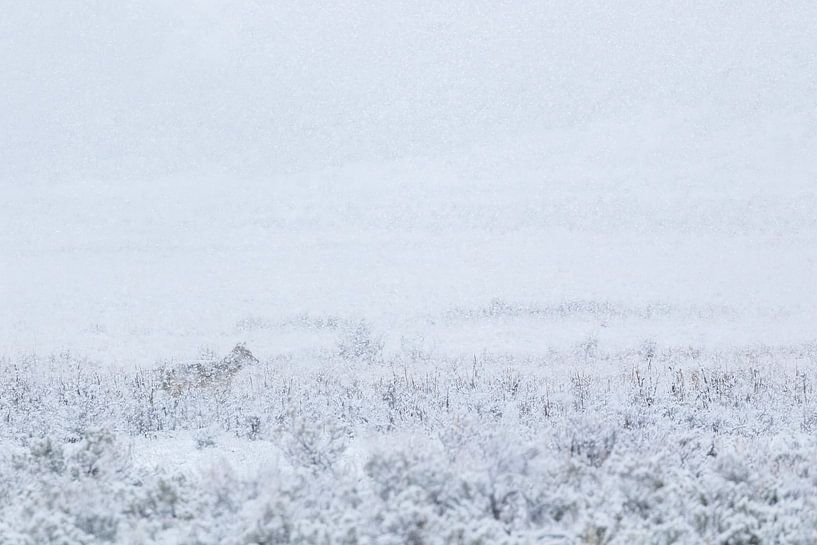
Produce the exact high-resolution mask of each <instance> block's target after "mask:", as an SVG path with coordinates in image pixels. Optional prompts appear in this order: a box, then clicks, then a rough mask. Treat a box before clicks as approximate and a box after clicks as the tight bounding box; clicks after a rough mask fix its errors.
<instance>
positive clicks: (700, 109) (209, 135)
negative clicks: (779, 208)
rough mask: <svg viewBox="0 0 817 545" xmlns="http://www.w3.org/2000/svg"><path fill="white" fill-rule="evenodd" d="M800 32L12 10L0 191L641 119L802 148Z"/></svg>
mask: <svg viewBox="0 0 817 545" xmlns="http://www.w3.org/2000/svg"><path fill="white" fill-rule="evenodd" d="M815 28H817V4H815V3H813V2H806V1H801V2H785V3H783V2H765V1H764V2H754V1H751V2H747V1H735V2H718V3H712V2H691V3H665V2H609V3H607V2H601V3H600V2H588V1H567V2H562V1H557V2H501V3H495V2H455V1H452V2H402V1H399V2H311V1H307V2H258V1H252V2H229V3H225V2H216V1H213V0H193V1H187V2H164V1H158V0H146V1H141V2H130V1H129V2H105V1H101V0H88V1H76V0H72V1H42V2H36V3H32V2H5V3H4V5H3V7H2V17H0V155H2V164H0V181H2V183H4V184H8V183H15V182H18V181H23V180H25V181H38V182H54V181H65V180H89V179H93V180H106V181H113V182H118V181H122V182H129V183H138V182H139V181H140V180H146V179H151V178H161V177H165V176H177V175H204V174H207V175H214V174H215V175H225V176H227V175H229V176H231V177H233V178H259V177H261V178H263V177H267V176H271V175H280V174H286V173H291V172H297V171H303V170H312V169H316V168H326V167H329V168H332V167H337V166H339V165H344V164H348V163H357V162H372V161H375V162H376V161H388V160H392V159H395V158H405V157H436V156H441V155H446V154H450V153H452V152H453V153H456V150H458V149H464V148H467V147H472V146H474V145H488V146H491V145H493V144H494V143H497V142H502V143H504V144H503V145H504V146H505V147H506V148H508V147H510V148H512V147H513V142H514V140H515V139H518V138H522V137H524V138H537V135H539V134H544V133H551V132H552V131H558V130H561V129H563V128H566V127H567V128H571V127H574V128H575V127H586V126H590V125H593V124H599V123H608V125H606V126H608V127H609V126H613V127H628V126H632V125H637V126H646V125H645V124H647V125H649V124H650V123H651V122H653V121H654V120H656V119H659V120H660V119H676V120H678V119H680V123H681V125H682V126H683V127H685V128H686V130H687V132H689V131H692V133H694V134H698V133H703V134H706V133H707V131H711V130H717V129H718V128H719V127H722V126H724V125H730V124H732V123H735V122H740V123H744V124H745V123H747V120H748V122H750V123H759V124H761V125H764V124H765V125H764V126H765V128H767V129H768V125H769V120H770V119H771V120H772V121H771V123H772V125H774V126H775V127H780V126H781V124H782V126H783V127H784V129H783V130H781V132H787V130H786V129H785V127H790V126H791V127H796V128H797V130H801V129H802V128H803V127H808V126H809V125H810V126H815V125H817V118H815V97H817V62H816V61H815V59H817V38H815V36H817V33H815V32H814V29H815ZM792 119H794V120H795V121H792ZM781 120H782V121H781ZM750 127H751V125H750ZM803 130H805V129H803ZM692 137H694V135H693V136H690V138H692ZM810 138H811V140H810V142H813V139H814V135H813V130H812V133H811V136H810ZM542 151H543V153H547V149H546V148H545V149H543V150H542Z"/></svg>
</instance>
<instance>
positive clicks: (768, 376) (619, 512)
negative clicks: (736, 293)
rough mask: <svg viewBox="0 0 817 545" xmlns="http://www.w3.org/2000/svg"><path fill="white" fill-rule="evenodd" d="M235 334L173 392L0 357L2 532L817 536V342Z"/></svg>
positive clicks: (358, 330) (339, 539)
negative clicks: (481, 342)
mask: <svg viewBox="0 0 817 545" xmlns="http://www.w3.org/2000/svg"><path fill="white" fill-rule="evenodd" d="M408 344H410V343H408ZM236 353H240V354H244V355H245V356H246V355H247V354H246V353H247V351H246V349H242V348H240V347H239V348H238V349H237V352H236V351H234V352H233V353H231V354H229V355H227V356H226V357H224V358H221V357H219V356H216V355H214V354H212V353H203V354H202V355H201V357H200V358H199V361H198V362H196V364H195V367H196V368H197V369H199V370H200V371H201V370H204V369H209V370H211V371H212V373H211V374H210V375H209V378H207V379H202V380H200V381H198V382H195V383H190V384H189V387H187V388H182V389H179V388H168V387H167V376H169V375H173V372H174V369H175V370H178V368H179V367H178V366H176V365H175V364H173V363H172V362H166V363H165V364H164V365H163V366H161V367H160V368H158V369H146V370H143V371H139V372H133V373H113V372H110V371H108V370H106V369H105V368H99V367H95V366H93V365H91V364H89V363H87V362H82V361H76V360H75V359H72V357H71V356H70V355H69V354H64V355H63V356H61V357H59V358H53V359H50V360H46V361H43V360H37V359H34V358H27V359H26V358H18V359H6V360H4V361H3V362H2V374H0V377H2V378H1V379H0V415H2V420H3V428H2V429H3V437H4V440H6V445H7V446H8V448H6V449H5V450H4V451H3V454H2V459H0V464H2V466H1V467H2V468H3V471H2V478H0V521H2V522H0V543H3V544H4V545H5V544H21V545H22V544H26V545H28V544H31V545H34V544H37V545H40V544H46V543H49V544H52V543H53V544H62V545H69V544H70V545H75V544H92V543H93V544H96V543H128V544H138V543H156V544H159V543H161V544H171V543H172V544H177V543H178V544H191V545H192V544H201V545H204V544H208V545H209V544H213V545H216V544H236V545H238V544H242V545H249V544H273V543H281V544H284V543H305V544H306V543H309V544H314V543H349V544H354V543H361V544H362V543H378V544H407V543H410V544H438V543H439V544H443V543H445V544H449V543H458V544H459V543H462V544H489V543H490V544H493V543H554V544H557V543H564V544H568V543H587V544H602V543H604V544H640V543H644V544H647V543H649V544H670V543H679V544H696V543H717V544H723V545H727V544H728V545H739V544H745V545H750V544H759V543H787V544H807V543H813V542H814V540H815V539H817V516H815V513H817V487H816V486H815V485H817V482H815V478H817V475H815V472H814V467H815V464H817V450H816V449H815V447H816V446H817V445H815V442H816V441H817V440H816V439H815V437H817V392H815V385H817V377H816V376H815V374H814V369H815V364H817V346H815V345H813V344H805V345H797V346H776V347H771V346H761V345H759V346H751V347H745V348H742V349H735V350H731V351H719V352H712V351H705V350H700V349H696V348H695V347H689V346H663V345H659V344H656V343H655V342H653V341H649V340H648V341H644V342H643V343H641V344H640V345H638V346H634V347H632V348H630V349H626V350H615V351H609V350H607V349H605V347H604V346H603V345H600V343H599V342H598V340H597V339H593V338H590V339H587V340H586V341H585V342H582V343H580V344H579V345H577V346H575V347H574V348H573V349H572V350H568V351H556V350H554V351H551V352H550V353H547V354H542V355H541V356H540V357H536V358H528V359H524V360H519V359H516V358H514V357H512V356H508V355H503V354H496V353H488V352H486V353H482V354H479V355H477V356H475V357H472V358H461V359H460V358H447V357H441V356H439V355H437V354H435V353H433V352H428V351H424V350H422V349H419V348H417V347H416V346H415V347H410V346H406V347H405V348H404V349H402V350H400V351H397V352H395V353H394V354H392V355H389V356H388V357H387V356H386V355H384V353H383V351H382V348H381V345H380V344H379V341H378V339H377V335H376V334H375V333H373V332H372V331H371V330H370V329H369V328H368V327H367V326H366V324H358V325H357V326H355V327H350V328H349V329H348V330H347V331H345V332H343V333H342V334H339V335H338V339H337V345H336V347H335V349H334V350H331V351H326V352H325V353H324V354H323V355H322V356H321V357H320V358H315V359H313V360H312V361H311V363H309V364H307V363H305V362H300V361H297V358H294V357H293V356H292V355H291V354H290V355H287V354H281V355H279V356H278V357H276V358H272V359H267V360H264V361H253V359H252V358H251V357H249V356H247V357H246V358H245V359H244V360H243V362H242V363H241V364H238V365H235V364H234V363H235V361H236V357H235V355H236ZM225 362H233V364H234V365H233V366H232V367H230V368H228V367H227V366H226V364H225ZM235 367H240V369H238V370H235ZM188 372H190V371H189V369H188ZM223 374H227V375H229V376H230V377H231V380H224V377H223V376H221V377H220V376H219V375H223ZM201 376H204V375H201ZM157 445H158V447H157ZM157 449H158V451H163V452H164V454H163V453H162V452H159V453H158V454H159V458H151V454H154V455H155V454H157ZM237 449H241V450H243V451H244V453H245V455H244V457H243V460H244V462H243V463H242V462H238V463H237V462H236V460H237V459H241V457H240V456H238V457H237V455H236V454H235V451H236V450H237ZM167 452H176V453H177V455H178V456H177V457H178V458H183V459H184V460H185V461H184V462H183V463H179V461H178V459H177V460H176V461H175V462H174V461H173V459H172V458H173V457H172V456H168V455H167ZM247 453H249V454H247ZM162 456H165V458H164V459H163V458H162ZM197 457H198V458H197ZM191 460H195V461H194V462H193V463H191Z"/></svg>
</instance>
